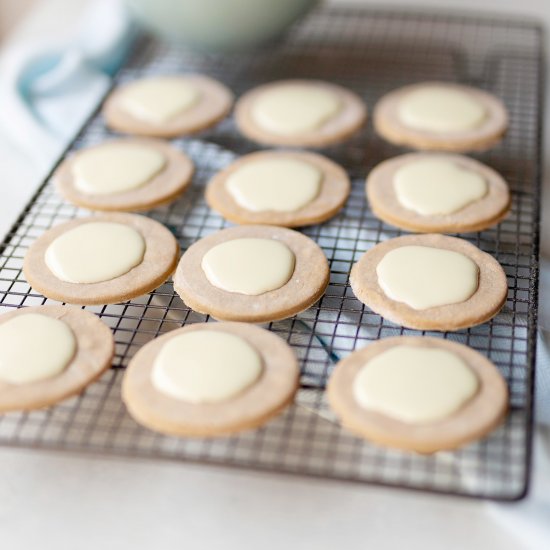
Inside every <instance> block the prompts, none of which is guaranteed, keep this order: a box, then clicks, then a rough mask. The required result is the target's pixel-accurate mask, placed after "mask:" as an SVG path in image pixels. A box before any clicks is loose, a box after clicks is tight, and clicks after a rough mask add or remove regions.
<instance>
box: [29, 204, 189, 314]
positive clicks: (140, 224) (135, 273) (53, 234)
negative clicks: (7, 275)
mask: <svg viewBox="0 0 550 550" xmlns="http://www.w3.org/2000/svg"><path fill="white" fill-rule="evenodd" d="M94 222H113V223H119V224H122V225H127V226H128V227H131V228H133V229H134V230H135V231H136V232H137V233H138V234H139V235H141V237H142V238H143V240H144V242H145V252H144V256H143V259H142V261H141V263H139V264H138V265H136V266H135V267H133V268H132V269H130V270H129V271H128V272H126V273H124V274H123V275H120V276H118V277H116V278H113V279H111V280H106V281H101V282H95V283H71V282H66V281H64V280H62V279H60V278H58V277H56V276H55V275H54V273H53V272H52V271H51V270H50V268H49V267H48V265H47V263H46V259H45V255H46V250H47V249H48V247H49V246H50V244H51V243H52V242H53V241H55V239H57V237H59V236H60V235H62V234H64V233H65V232H67V231H70V230H72V229H74V228H77V227H79V226H81V225H83V224H87V223H94ZM178 257H179V245H178V242H177V241H176V239H175V238H174V236H173V235H172V233H170V231H169V230H168V229H166V228H165V227H164V226H163V225H162V224H160V223H158V222H156V221H154V220H152V219H149V218H146V217H145V216H140V215H137V214H123V213H112V214H101V215H97V216H90V217H86V218H80V219H75V220H71V221H68V222H65V223H62V224H60V225H56V226H55V227H53V228H51V229H49V230H48V231H46V232H45V233H44V234H43V235H41V236H40V237H39V238H38V239H37V240H36V241H35V242H34V243H33V244H32V245H31V247H30V248H29V250H28V251H27V254H26V255H25V260H24V263H23V273H24V275H25V277H26V279H27V281H28V282H29V283H30V285H31V286H32V287H33V289H34V290H37V291H38V292H40V293H41V294H43V295H44V296H46V297H47V298H52V299H54V300H58V301H60V302H68V303H73V304H111V303H117V302H125V301H127V300H130V299H131V298H135V297H136V296H141V295H142V294H145V293H147V292H150V291H152V290H154V289H155V288H157V287H158V286H160V285H161V284H162V283H163V282H164V281H166V279H167V278H168V277H169V276H170V275H171V274H172V272H173V271H174V269H175V267H176V265H177V262H178Z"/></svg>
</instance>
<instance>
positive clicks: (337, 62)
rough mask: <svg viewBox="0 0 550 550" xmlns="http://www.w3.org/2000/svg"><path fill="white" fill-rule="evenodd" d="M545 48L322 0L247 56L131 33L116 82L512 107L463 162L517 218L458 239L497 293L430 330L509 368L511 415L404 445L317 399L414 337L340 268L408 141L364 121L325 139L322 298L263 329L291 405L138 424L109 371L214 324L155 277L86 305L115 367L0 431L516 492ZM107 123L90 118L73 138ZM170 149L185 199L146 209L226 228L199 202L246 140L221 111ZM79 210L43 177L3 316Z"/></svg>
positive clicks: (97, 448) (462, 20)
mask: <svg viewBox="0 0 550 550" xmlns="http://www.w3.org/2000/svg"><path fill="white" fill-rule="evenodd" d="M542 43H543V34H542V31H541V29H540V28H539V27H538V26H537V25H535V24H533V23H530V22H517V21H512V20H506V19H485V18H484V19H473V18H468V17H461V16H460V17H457V16H452V17H448V16H444V15H433V14H418V13H417V14H412V13H407V14H403V13H397V12H388V11H365V10H358V9H354V10H350V9H331V10H327V9H321V10H319V11H316V12H314V13H313V14H312V15H311V16H310V17H309V18H308V19H306V20H305V21H304V22H302V23H301V24H300V25H299V26H297V27H295V28H294V29H293V30H292V31H291V32H290V34H289V35H288V36H287V37H286V39H285V40H284V42H283V43H281V44H277V45H275V46H274V47H269V48H266V49H264V50H260V51H256V52H254V53H248V54H231V55H212V54H209V55H208V54H203V55H199V54H192V53H189V52H186V51H182V50H181V49H176V48H171V47H169V46H167V45H166V44H162V43H160V42H159V41H157V40H154V39H151V38H148V37H143V38H142V39H140V40H139V42H138V43H137V44H136V47H135V50H134V52H133V54H132V56H131V59H130V60H129V62H128V63H127V65H126V67H125V68H124V69H122V71H121V72H120V74H119V76H118V78H117V80H118V81H119V82H121V81H122V82H124V81H128V80H132V79H134V78H136V77H140V76H143V75H148V74H161V73H174V72H187V71H199V72H205V73H207V74H209V75H211V76H213V77H215V78H218V79H220V80H221V81H223V82H225V83H226V84H227V85H228V86H229V87H230V88H232V89H233V90H234V91H235V93H236V94H237V95H238V94H241V93H242V92H244V91H245V90H248V89H249V88H251V87H252V86H255V85H257V84H260V83H263V82H266V81H269V80H274V79H279V78H289V77H312V78H320V79H326V80H330V81H334V82H337V83H339V84H342V85H344V86H347V87H349V88H351V89H352V90H355V91H356V92H357V93H359V94H360V95H361V96H362V97H364V98H365V100H366V101H367V104H368V105H369V106H370V107H372V106H373V105H374V103H375V102H376V100H377V99H378V98H379V97H380V96H381V95H382V94H384V93H385V92H387V91H389V90H391V89H393V88H396V87H398V86H402V85H405V84H409V83H412V82H416V81H422V80H446V81H457V82H461V83H466V84H471V85H474V86H478V87H480V88H483V89H486V90H488V91H490V92H493V93H495V94H496V95H497V96H498V97H500V98H502V99H503V100H504V102H505V104H506V105H507V107H508V108H509V110H510V121H511V124H510V131H509V132H508V134H507V136H506V138H505V139H504V141H503V142H502V143H501V144H500V145H498V146H497V147H495V148H494V149H492V150H491V151H490V152H487V153H484V154H481V155H476V157H478V158H479V159H480V160H482V161H483V162H486V163H487V164H489V165H490V166H492V167H493V168H495V169H496V170H498V171H499V172H500V173H501V174H502V175H503V176H504V177H505V179H506V180H507V181H508V182H509V184H510V186H511V189H512V191H513V207H512V212H511V214H510V216H509V217H508V218H507V219H506V220H505V221H503V222H502V223H501V224H500V225H499V226H498V227H496V228H494V229H491V230H487V231H483V232H481V233H474V234H469V235H466V236H465V238H466V239H468V240H469V241H471V242H473V243H474V244H476V245H477V246H479V247H480V248H482V249H483V250H485V251H487V252H489V253H491V254H492V255H493V256H495V257H496V258H497V259H498V260H499V261H500V263H501V264H502V265H503V267H504V269H505V270H506V273H507V276H508V284H509V294H508V301H507V303H506V306H505V307H504V309H503V311H502V312H501V313H500V314H499V315H498V316H497V317H496V318H495V319H494V320H492V321H491V322H489V323H485V324H483V325H481V326H478V327H475V328H472V329H470V330H462V331H458V332H456V333H443V334H438V333H435V334H432V335H435V336H440V337H443V338H449V339H453V340H456V341H458V342H462V343H464V344H467V345H469V346H472V347H473V348H475V349H477V350H479V351H480V352H482V353H483V354H484V355H486V356H488V357H490V358H491V359H492V360H493V361H494V362H495V363H496V364H497V365H498V367H499V369H500V370H501V372H502V374H503V375H504V376H505V378H506V380H507V382H508V386H509V388H510V395H511V411H510V413H509V415H508V417H507V419H506V421H505V423H504V424H503V425H502V426H501V427H500V428H498V429H497V430H496V431H495V432H493V433H492V434H491V435H489V436H488V437H486V438H484V439H483V440H481V441H480V442H478V443H474V444H471V445H468V446H466V447H464V448H462V449H460V450H457V451H455V452H442V453H437V454H434V455H431V456H420V455H414V454H409V453H403V452H397V451H392V450H387V449H384V448H381V447H377V446H375V445H372V444H370V443H368V442H365V441H363V440H361V439H358V438H356V437H354V436H352V435H350V434H349V433H347V432H346V431H345V430H343V429H342V428H341V427H340V426H339V425H338V423H337V421H336V419H335V418H334V417H333V416H332V414H331V412H330V410H329V409H328V407H327V404H326V401H325V392H324V386H325V382H326V379H327V376H328V374H329V373H330V371H331V369H332V367H333V365H334V363H335V361H337V360H338V358H340V357H343V356H345V355H347V354H349V353H350V352H351V351H352V350H354V349H356V348H359V347H362V346H365V345H367V344H368V343H369V342H370V341H373V340H376V339H379V338H384V337H387V336H393V335H396V334H419V332H417V331H412V330H404V329H402V328H400V327H399V326H397V325H394V324H392V323H390V322H388V321H386V320H385V319H383V318H381V317H380V316H378V315H375V314H374V313H373V312H372V311H370V310H369V309H368V308H365V307H364V306H363V305H362V304H361V303H360V302H358V301H357V300H356V299H355V297H354V296H353V293H352V292H351V289H350V287H349V284H348V275H349V272H350V269H351V266H352V264H353V262H354V261H356V260H357V259H358V258H359V257H360V255H361V254H362V253H363V252H364V251H365V250H367V249H369V248H371V247H372V246H374V245H375V244H376V243H378V242H380V241H382V240H385V239H388V238H391V237H395V236H397V235H400V234H401V231H398V230H396V229H394V228H392V227H390V226H387V225H385V224H383V223H381V222H380V221H379V220H377V219H376V218H375V217H374V216H373V214H372V213H371V211H370V210H369V208H368V206H367V204H366V200H365V196H364V179H365V176H366V174H367V173H368V172H369V170H370V169H371V168H372V167H373V166H374V165H376V164H377V163H379V162H380V161H382V160H384V159H386V158H389V157H392V156H394V155H396V154H399V153H401V152H403V151H402V150H401V149H400V148H397V147H394V146H392V145H389V144H387V143H384V142H383V141H382V140H381V139H379V138H378V137H377V136H375V135H374V133H373V131H372V127H371V125H369V126H368V127H367V129H365V130H363V131H362V132H361V133H359V134H358V135H357V136H355V137H354V138H353V139H351V140H350V141H348V142H346V143H345V144H343V145H340V146H335V147H331V148H329V149H326V150H325V151H324V153H325V154H326V155H328V156H329V157H331V158H332V159H334V160H336V161H337V162H339V163H340V164H341V165H343V166H344V167H345V168H346V169H347V170H348V172H349V174H350V176H351V178H352V182H353V190H352V194H351V197H350V199H349V200H348V202H347V205H346V207H345V209H344V210H343V212H342V213H341V214H340V215H338V216H337V217H336V218H334V219H333V220H331V221H330V222H328V223H325V224H322V225H315V226H313V227H309V228H307V229H305V230H304V233H305V234H307V235H309V236H310V237H312V238H313V239H314V240H315V241H316V242H317V243H318V244H319V245H320V246H321V247H322V248H323V250H324V251H325V253H326V255H327V257H328V259H329V261H330V267H331V282H330V286H329V287H328V290H327V292H326V295H325V296H324V297H323V298H322V299H321V300H320V301H319V303H317V304H316V305H315V306H313V307H311V308H310V309H309V310H307V311H305V312H303V313H301V314H300V315H297V316H296V317H293V318H291V319H289V320H286V321H281V322H276V323H272V324H270V325H268V326H269V328H270V329H271V330H272V331H273V332H275V333H277V334H278V335H279V336H281V337H282V338H284V339H285V340H286V341H288V342H289V343H290V344H291V345H292V346H293V348H294V350H295V352H296V353H297V355H298V357H299V358H300V361H301V366H302V379H301V382H302V384H301V389H300V391H299V393H298V395H297V400H296V404H295V405H293V406H292V407H290V408H289V409H288V410H287V411H286V412H284V413H283V414H282V415H281V416H280V417H278V418H277V419H275V420H274V421H272V422H270V423H269V424H268V425H266V426H265V427H263V428H261V429H258V430H255V431H249V432H246V433H243V434H240V435H237V436H235V437H230V438H219V439H210V440H203V439H177V438H172V437H165V436H161V435H159V434H156V433H153V432H152V431H149V430H147V429H144V428H142V427H140V426H138V425H137V424H136V423H135V422H134V421H133V420H132V419H131V418H130V417H129V415H128V414H127V412H126V410H125V408H124V406H123V404H122V402H121V399H120V382H121V378H122V374H123V369H124V367H125V366H126V365H127V364H128V361H129V359H130V358H131V357H132V355H133V354H134V353H135V351H136V350H137V349H139V347H140V346H142V345H143V344H145V343H146V342H148V341H150V340H151V339H152V338H154V337H155V336H157V335H159V334H161V333H164V332H166V331H169V330H172V329H175V328H177V327H180V326H182V325H184V324H186V323H202V322H206V321H208V320H209V319H208V318H207V317H206V316H204V315H200V314H198V313H195V312H193V311H191V310H189V309H188V308H187V307H186V306H185V305H184V304H183V303H182V301H181V300H180V299H179V297H178V296H177V295H176V294H175V293H174V291H173V287H172V283H171V282H167V283H166V284H164V285H162V286H161V287H160V288H159V289H157V290H156V291H155V292H152V293H151V294H148V295H146V296H142V297H140V298H138V299H135V300H132V301H130V302H126V303H121V304H117V305H108V306H102V307H87V308H86V309H89V310H91V311H94V312H96V313H97V314H98V315H99V316H100V317H101V318H102V319H103V320H104V321H105V322H106V323H108V324H109V325H110V326H111V327H112V329H113V331H114V334H115V338H116V357H115V361H114V365H113V368H112V369H111V370H109V371H108V372H107V373H106V374H105V375H104V376H103V377H102V378H101V379H100V380H99V381H98V382H97V383H95V384H93V385H91V386H90V387H89V388H88V389H87V390H86V391H85V392H84V393H83V394H82V395H80V396H79V397H76V398H72V399H69V400H66V401H64V402H63V403H61V404H59V405H57V406H54V407H51V408H48V409H46V410H42V411H38V412H32V413H15V414H7V415H4V416H2V417H0V443H1V444H3V445H11V446H24V447H41V448H55V449H71V450H80V451H93V452H100V453H114V454H124V455H129V456H142V457H162V458H170V459H176V460H185V461H200V462H207V463H217V464H224V465H230V466H239V467H244V468H252V469H261V470H269V471H279V472H287V473H297V474H302V475H310V476H318V477H323V478H335V479H339V480H349V481H355V482H371V483H376V484H383V485H389V486H399V487H407V488H415V489H423V490H427V491H434V492H441V493H447V494H457V495H468V496H475V497H481V498H493V499H502V500H513V499H518V498H521V497H522V496H524V495H525V493H526V491H527V487H528V480H529V470H530V455H531V438H532V400H533V368H534V352H535V326H536V312H537V270H538V264H537V258H538V234H539V223H538V222H539V211H538V204H539V191H540V183H539V181H540V160H541V158H540V155H541V151H540V148H541V122H540V121H541V120H542V113H541V109H542V91H543V72H542V71H543V65H542ZM111 135H112V134H111V133H110V132H109V131H108V130H107V129H106V128H105V126H104V122H103V120H102V118H101V116H100V115H98V114H96V115H94V116H93V117H92V118H91V120H90V121H88V123H87V124H86V125H85V127H84V129H83V130H82V131H81V133H80V135H79V136H78V137H77V139H76V141H75V142H74V143H73V144H72V145H71V147H70V148H69V149H70V150H72V149H78V148H80V147H85V146H88V145H91V144H93V143H97V142H101V141H102V140H104V139H106V138H109V137H111ZM174 144H175V146H177V147H179V148H181V149H182V150H184V151H185V152H186V153H188V154H189V155H190V156H191V157H192V158H193V160H194V162H195V163H196V166H197V172H196V176H195V178H194V182H193V185H192V187H191V189H190V190H189V191H188V192H187V193H186V194H185V195H184V196H183V197H182V198H181V199H180V200H178V201H177V202H175V203H173V204H171V205H170V206H167V207H163V208H158V209H155V210H152V211H150V212H148V215H149V216H151V217H152V218H154V219H156V220H158V221H160V222H162V223H164V224H165V225H166V226H168V227H169V228H170V229H171V230H172V231H173V233H174V234H175V235H176V237H177V238H178V239H179V242H180V244H181V248H182V250H185V249H186V248H187V247H188V246H189V245H190V244H191V243H193V242H195V241H196V240H197V239H199V238H201V237H203V236H205V235H207V234H210V233H212V232H214V231H217V230H219V229H222V228H223V227H226V226H227V224H226V223H225V222H224V221H223V220H222V219H221V218H220V217H219V216H218V215H217V214H215V213H214V212H213V211H211V210H210V209H209V208H208V207H207V205H206V204H205V202H204V199H203V191H204V186H205V184H206V182H207V181H208V179H209V178H210V177H211V176H212V175H213V174H214V173H215V172H217V171H218V170H220V169H221V168H223V167H225V166H227V165H228V164H229V163H230V162H231V161H233V160H234V159H235V158H237V157H238V156H239V155H241V154H243V153H248V152H250V151H253V150H255V149H257V147H256V146H255V145H254V144H253V143H251V142H248V141H247V140H245V139H244V138H242V137H241V136H239V134H238V133H237V131H236V129H235V126H234V123H233V120H232V119H230V118H229V119H227V120H225V121H224V122H223V123H221V124H220V125H219V126H217V127H216V128H215V129H213V130H210V131H207V132H204V133H202V134H200V135H198V136H196V137H193V138H189V139H177V140H174ZM8 184H9V185H14V184H16V182H8ZM87 214H88V213H87V212H85V211H83V210H80V209H77V208H75V207H73V206H71V205H69V204H67V203H65V202H64V201H63V200H62V199H61V198H60V197H59V196H58V195H57V194H56V192H55V191H54V189H53V186H52V184H51V183H50V181H46V182H45V183H44V184H43V185H42V186H41V187H40V189H39V190H38V191H37V193H36V195H35V196H34V198H33V199H32V200H31V202H30V203H29V204H28V206H27V207H26V208H25V210H24V211H23V212H22V214H21V216H20V217H19V219H18V221H17V223H16V224H15V225H14V227H13V228H12V229H11V231H10V233H9V234H8V235H7V237H6V239H5V241H4V243H3V245H2V249H1V256H0V301H1V308H2V309H3V310H7V309H8V308H14V307H22V306H31V305H37V304H43V303H48V302H51V300H46V299H45V298H43V296H41V295H39V294H37V293H36V292H35V291H33V289H32V288H30V287H29V285H28V284H27V282H26V281H25V279H24V277H23V275H22V272H21V267H22V263H23V257H24V255H25V252H26V250H27V248H28V246H29V245H30V244H31V243H32V242H33V240H34V239H35V238H36V237H38V236H39V235H40V234H42V233H43V232H44V231H45V230H47V229H48V228H50V227H51V226H53V225H56V224H58V223H61V222H63V221H65V220H67V219H70V218H74V217H77V216H82V215H87Z"/></svg>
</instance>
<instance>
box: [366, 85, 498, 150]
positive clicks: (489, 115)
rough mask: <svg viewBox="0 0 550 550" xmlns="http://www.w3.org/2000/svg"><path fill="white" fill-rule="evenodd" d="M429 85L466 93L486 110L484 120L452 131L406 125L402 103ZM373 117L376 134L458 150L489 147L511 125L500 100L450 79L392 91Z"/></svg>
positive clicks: (403, 142) (417, 144) (397, 141)
mask: <svg viewBox="0 0 550 550" xmlns="http://www.w3.org/2000/svg"><path fill="white" fill-rule="evenodd" d="M428 87H438V88H443V89H448V90H456V91H459V92H463V93H465V94H467V95H468V96H470V97H471V98H472V99H473V100H474V101H476V102H478V103H479V104H480V105H481V106H482V107H483V108H484V109H485V111H486V116H485V119H484V120H483V121H482V122H481V123H480V124H479V125H478V126H475V127H473V128H467V129H461V130H458V131H450V132H445V131H434V130H432V129H421V128H414V127H412V126H410V125H407V124H406V123H404V122H403V121H402V120H401V117H400V114H399V106H400V102H401V101H402V100H403V98H405V97H406V96H407V95H408V94H410V93H411V92H416V91H417V90H421V89H422V88H428ZM373 120H374V127H375V130H376V131H377V133H378V134H379V135H380V136H381V137H383V138H384V139H386V140H387V141H389V142H390V143H393V144H395V145H404V146H407V147H412V148H414V149H433V150H441V151H456V152H463V151H483V150H486V149H489V148H490V147H492V146H493V145H495V144H496V143H497V142H498V141H500V139H501V138H502V136H503V135H504V133H505V132H506V130H507V128H508V113H507V111H506V107H505V106H504V104H503V103H502V102H501V101H500V99H498V98H497V97H495V96H494V95H492V94H489V93H487V92H484V91H482V90H478V89H476V88H471V87H469V86H463V85H461V84H454V83H449V82H420V83H417V84H412V85H409V86H405V87H403V88H399V89H397V90H393V91H392V92H389V93H388V94H386V95H385V96H383V97H382V99H380V100H379V101H378V103H377V104H376V106H375V108H374V111H373Z"/></svg>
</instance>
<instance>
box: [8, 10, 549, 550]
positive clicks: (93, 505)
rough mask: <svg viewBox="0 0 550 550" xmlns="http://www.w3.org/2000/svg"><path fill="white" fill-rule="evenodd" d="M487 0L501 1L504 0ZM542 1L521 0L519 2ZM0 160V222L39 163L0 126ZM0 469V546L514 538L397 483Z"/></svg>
mask: <svg viewBox="0 0 550 550" xmlns="http://www.w3.org/2000/svg"><path fill="white" fill-rule="evenodd" d="M83 1H85V0H78V2H83ZM487 1H488V2H489V4H492V5H493V6H494V5H497V4H498V5H500V6H501V7H504V9H507V8H510V6H511V4H512V3H511V2H508V1H502V2H500V3H499V2H498V0H487ZM76 3H77V0H73V2H71V9H73V8H74V5H75V4H76ZM397 3H398V4H406V3H407V2H405V1H403V0H401V1H400V2H397ZM409 3H412V2H409ZM479 3H480V2H477V1H476V2H472V1H468V2H457V1H456V0H455V1H454V2H449V5H451V4H454V5H457V4H461V5H463V6H466V5H468V4H469V5H470V6H477V5H479ZM424 4H426V5H429V4H431V5H433V4H438V5H441V2H433V1H431V2H430V1H427V2H424ZM63 5H68V0H43V1H42V5H41V6H39V9H37V10H35V12H34V13H33V14H32V16H31V20H30V21H28V22H27V23H26V26H25V29H24V30H22V31H21V32H20V33H19V37H18V38H17V39H21V40H24V38H25V36H28V35H29V34H32V35H36V34H37V32H44V33H47V32H51V30H52V29H55V26H56V25H58V24H59V22H58V19H59V17H58V15H57V14H58V13H59V12H58V11H57V10H58V9H59V7H60V6H63ZM539 5H540V6H539ZM542 5H543V2H536V1H535V0H531V2H527V4H525V2H522V7H523V8H524V9H525V6H527V8H529V7H531V8H533V9H538V8H539V7H540V8H541V9H542ZM52 7H53V8H52ZM73 11H75V12H76V11H77V10H74V9H73ZM65 13H67V12H65ZM52 14H53V15H52ZM69 16H70V14H68V15H66V16H65V18H64V24H67V18H69ZM37 29H38V31H37ZM0 170H1V174H2V175H3V176H5V175H6V174H10V175H12V178H11V179H9V180H6V179H5V177H4V181H2V183H1V185H2V191H1V193H2V195H1V200H0V233H3V232H4V231H5V230H6V229H7V228H8V227H9V225H10V224H11V221H12V220H13V218H14V217H15V216H16V215H17V213H18V212H19V210H20V209H21V207H22V205H23V204H24V203H25V201H26V200H27V197H28V196H29V194H30V193H31V192H32V190H33V188H34V187H35V185H36V183H37V181H38V180H39V178H40V175H39V174H37V172H36V170H34V169H33V167H32V166H30V165H28V163H26V162H25V161H24V159H22V158H21V157H20V156H18V155H17V152H16V151H14V150H13V149H12V148H11V146H10V145H9V143H8V142H5V140H3V139H2V138H1V136H0ZM0 479H1V482H0V548H2V549H4V548H5V549H6V550H8V549H9V550H20V549H21V550H31V549H34V548H40V549H43V550H47V549H50V548H52V549H53V548H55V549H58V550H64V549H65V548H67V549H71V550H87V549H94V550H96V549H98V548H100V549H101V550H110V549H115V548H116V549H117V550H118V549H126V548H131V549H132V550H141V549H146V548H147V549H150V548H158V549H159V550H160V549H162V550H164V549H171V548H175V547H176V545H177V546H178V547H182V546H183V545H184V544H186V543H187V544H188V545H189V547H190V548H193V549H195V550H200V549H203V548H204V549H208V550H215V549H217V548H224V549H227V550H230V549H232V548H235V549H236V548H261V549H262V550H270V549H272V548H273V549H275V548H277V549H280V548H292V549H300V548H308V549H309V548H315V549H316V550H322V549H325V548H326V549H331V550H333V549H335V548H358V547H362V548H363V547H365V548H366V547H370V548H375V549H376V550H385V549H397V548H399V549H400V548H402V547H405V548H407V549H409V550H415V549H417V548H418V549H422V550H430V549H432V548H433V549H438V550H439V549H441V548H445V549H446V550H454V549H457V550H464V549H465V548H468V549H469V550H475V549H478V548H479V549H482V548H487V549H497V548H498V549H499V550H508V549H510V550H512V549H513V550H517V549H522V548H525V546H523V544H522V543H521V542H520V541H519V539H518V538H517V537H516V536H515V535H512V534H510V533H509V532H507V531H504V530H503V527H502V525H501V524H499V523H497V522H495V521H494V520H493V519H492V516H491V515H490V514H489V513H488V510H487V505H486V504H485V503H484V502H480V501H472V500H467V499H457V498H450V497H442V496H432V495H427V494H422V493H415V492H409V491H402V490H397V489H383V488H375V487H371V486H364V485H352V484H342V483H338V482H331V481H317V480H307V479H302V478H296V477H288V476H284V475H275V474H257V473H249V472H243V471H238V470H237V471H236V470H227V469H223V468H216V467H211V466H199V465H187V464H181V463H174V462H160V461H154V460H151V461H145V460H127V459H117V458H105V457H99V456H90V455H72V454H69V453H50V452H46V451H37V450H21V449H6V448H0ZM507 506H508V505H507ZM509 506H510V507H514V506H516V505H514V504H512V505H509Z"/></svg>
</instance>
